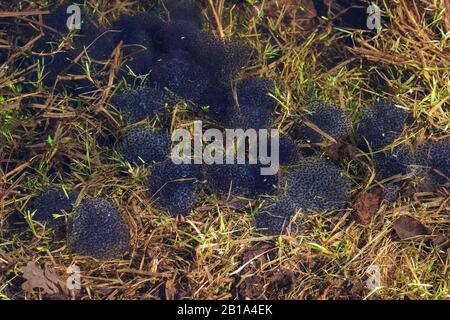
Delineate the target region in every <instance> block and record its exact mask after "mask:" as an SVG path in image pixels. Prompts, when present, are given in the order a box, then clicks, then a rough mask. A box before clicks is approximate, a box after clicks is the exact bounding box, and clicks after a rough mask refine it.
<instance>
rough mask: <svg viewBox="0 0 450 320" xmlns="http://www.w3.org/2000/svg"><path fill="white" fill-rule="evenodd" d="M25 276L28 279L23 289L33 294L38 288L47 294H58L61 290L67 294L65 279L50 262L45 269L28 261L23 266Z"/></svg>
mask: <svg viewBox="0 0 450 320" xmlns="http://www.w3.org/2000/svg"><path fill="white" fill-rule="evenodd" d="M23 278H24V279H25V280H26V281H25V282H24V283H23V284H22V289H23V290H24V291H25V292H26V293H30V294H32V293H34V292H35V290H36V289H40V290H42V293H43V294H47V295H57V294H59V293H60V292H61V291H63V292H64V293H66V294H67V288H66V283H65V281H64V280H63V279H61V278H60V277H59V276H58V275H57V274H56V272H55V271H54V269H53V268H52V267H51V266H50V264H45V271H44V270H42V269H41V268H40V267H38V266H36V265H35V264H34V263H33V262H28V263H27V265H26V266H25V267H23Z"/></svg>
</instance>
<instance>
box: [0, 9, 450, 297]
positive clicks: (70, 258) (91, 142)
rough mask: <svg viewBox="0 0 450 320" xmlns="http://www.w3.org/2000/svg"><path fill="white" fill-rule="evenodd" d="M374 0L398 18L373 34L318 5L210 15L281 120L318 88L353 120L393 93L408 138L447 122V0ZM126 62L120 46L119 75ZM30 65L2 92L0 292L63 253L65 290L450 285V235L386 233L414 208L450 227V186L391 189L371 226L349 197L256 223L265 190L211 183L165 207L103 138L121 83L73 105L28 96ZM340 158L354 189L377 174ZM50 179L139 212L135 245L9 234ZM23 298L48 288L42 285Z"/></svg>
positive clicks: (437, 133) (115, 126)
mask: <svg viewBox="0 0 450 320" xmlns="http://www.w3.org/2000/svg"><path fill="white" fill-rule="evenodd" d="M279 2H280V3H281V1H279ZM377 2H378V4H379V5H380V7H381V8H382V10H383V13H384V15H386V16H388V17H389V18H390V25H387V26H385V27H384V28H383V29H382V30H381V31H380V32H378V33H368V32H359V31H354V32H353V33H352V34H351V37H350V35H349V33H348V32H343V31H339V30H336V29H332V28H331V27H330V25H329V24H328V23H326V22H324V21H319V19H316V20H313V21H314V23H311V20H308V19H306V20H305V19H304V18H302V19H295V18H294V19H287V18H286V17H285V15H286V10H283V6H282V5H280V6H279V7H278V11H276V12H271V15H270V16H265V15H264V14H263V12H264V11H263V10H262V8H261V5H260V4H255V5H254V6H246V7H238V6H234V5H230V4H226V5H225V6H224V7H223V5H222V4H221V3H220V1H209V2H207V3H206V4H209V5H210V6H208V7H206V9H205V17H206V18H207V20H208V21H209V23H210V26H211V30H214V32H215V33H216V34H218V35H222V34H223V35H225V36H237V37H239V38H241V39H243V40H244V41H245V42H246V43H248V44H249V45H250V46H251V47H252V48H254V50H255V55H256V56H257V57H258V62H257V63H255V64H254V65H252V66H251V67H249V68H247V69H246V70H245V72H244V73H243V75H242V76H249V75H258V76H267V77H270V78H272V79H274V80H276V81H277V82H278V83H279V84H280V87H282V88H283V89H282V90H281V91H280V93H279V94H278V96H277V98H278V99H279V100H280V105H279V109H278V116H277V122H276V123H277V125H279V127H280V128H281V129H282V130H288V128H289V127H290V126H291V125H292V124H293V123H295V122H296V121H299V119H300V118H301V115H302V113H303V111H304V109H305V107H306V106H307V103H308V101H311V100H316V99H322V100H325V101H330V102H334V103H336V104H337V105H339V106H341V107H342V108H343V109H345V110H348V111H349V112H350V113H351V115H352V117H353V118H356V117H357V116H358V111H359V106H361V105H363V104H364V103H366V102H368V101H371V100H373V99H375V98H377V97H383V98H386V97H390V98H393V99H394V100H396V101H398V102H399V103H402V104H403V105H405V106H407V107H408V108H409V110H410V112H411V114H412V115H413V116H414V119H415V121H414V124H413V126H412V127H411V128H409V130H408V132H407V133H406V134H405V136H404V137H403V139H404V140H411V141H422V140H425V139H430V138H435V137H442V136H445V135H448V134H449V128H448V126H449V123H450V122H449V120H450V119H449V102H450V83H449V79H450V76H449V74H450V64H449V61H450V50H449V49H450V46H449V40H450V33H449V20H450V18H449V17H450V11H449V10H447V11H445V5H444V3H445V2H446V1H445V0H433V1H427V0H411V1H406V0H395V1H385V2H382V1H377ZM91 3H92V6H93V8H95V10H96V11H97V13H98V16H99V21H100V22H101V23H106V21H108V20H110V19H113V18H114V17H116V16H118V15H119V14H120V13H127V12H134V11H136V10H138V9H139V7H140V6H139V5H138V4H137V3H136V2H131V1H91ZM94 3H95V5H94ZM31 9H32V8H30V10H31ZM351 39H353V40H354V44H352V42H351ZM2 43H3V42H0V45H1V44H2ZM20 54H21V53H20V52H18V53H17V57H18V56H19V55H20ZM279 54H280V57H279V58H276V56H278V55H279ZM112 58H114V55H113V57H112ZM117 63H118V62H117V60H115V61H114V59H112V63H110V65H109V69H107V70H108V71H109V72H110V73H111V74H113V73H114V70H115V67H116V66H117ZM26 72H30V70H20V69H18V70H13V71H12V72H11V71H10V70H8V72H6V71H4V70H3V69H1V71H0V97H4V98H5V102H4V103H0V121H1V122H0V125H1V127H0V141H1V144H0V298H4V299H20V298H23V297H24V295H25V294H24V292H23V291H22V290H21V288H20V282H21V275H22V268H23V267H24V266H25V265H26V264H27V262H29V261H32V262H35V263H36V264H37V265H40V266H41V267H43V266H44V264H45V263H50V264H51V265H52V266H53V267H54V268H55V269H56V271H57V272H58V273H59V274H60V275H61V277H63V278H64V277H65V276H66V275H65V270H66V268H67V267H68V266H69V265H71V264H76V265H78V266H80V268H81V270H82V287H83V290H82V291H81V292H78V293H74V292H72V293H71V295H73V297H75V298H77V299H185V298H190V299H232V298H235V297H240V298H271V299H350V298H353V299H366V298H368V299H371V298H379V299H406V298H408V299H448V298H449V297H450V294H449V286H450V281H449V278H450V277H449V276H450V270H449V263H450V259H449V249H448V242H447V245H445V241H441V242H440V243H441V245H440V244H439V242H438V241H435V242H429V241H428V242H426V241H422V242H411V241H399V240H398V239H397V238H396V236H395V234H394V232H393V231H392V223H393V221H394V220H395V219H396V218H397V217H399V216H401V215H404V214H409V215H412V216H414V217H415V218H416V219H418V220H419V221H421V222H422V223H423V224H424V225H425V226H427V227H428V228H429V229H430V231H431V233H432V234H433V235H436V236H438V235H440V236H441V237H443V238H444V239H446V240H448V237H449V227H450V218H449V204H448V201H449V198H450V194H449V192H448V190H446V189H442V190H441V191H440V192H439V193H430V194H427V193H419V194H413V195H411V196H410V197H404V198H402V199H401V200H399V201H398V202H396V203H395V204H388V203H385V202H383V204H382V206H381V207H380V209H379V211H378V212H377V214H376V215H375V217H373V218H372V220H371V221H370V223H369V224H366V225H364V224H361V223H359V222H358V221H357V220H356V219H355V215H354V213H353V212H352V209H348V210H345V211H343V212H337V213H329V214H319V213H317V214H313V215H310V216H308V217H307V218H305V219H304V220H303V222H302V226H301V232H300V233H299V234H297V235H295V236H294V235H293V236H291V235H288V236H282V237H262V236H259V235H258V234H256V233H255V232H254V221H253V218H252V215H253V214H255V213H256V212H257V210H258V208H259V206H260V203H254V202H250V203H247V202H244V204H242V202H239V201H228V202H223V201H220V200H218V199H216V198H215V197H212V196H208V195H206V194H202V197H201V199H202V200H201V202H200V203H199V205H198V208H197V209H196V210H195V211H194V213H193V214H192V215H190V216H187V217H178V218H170V217H168V216H166V215H165V214H163V213H161V212H158V211H157V210H155V209H154V208H153V207H152V205H151V203H150V201H149V198H148V195H147V192H146V187H145V181H146V177H147V176H148V173H149V172H148V170H149V169H148V168H145V167H130V166H129V165H127V164H125V163H123V162H121V161H120V160H119V158H118V157H117V155H115V154H114V153H112V152H111V148H110V147H109V146H105V142H107V141H109V140H110V139H111V136H118V135H119V134H120V132H121V130H123V128H124V124H123V123H122V120H121V119H120V116H119V114H117V112H116V111H115V110H113V109H111V108H110V107H109V106H108V105H107V104H106V103H105V102H106V99H107V96H108V92H109V91H111V90H112V89H113V87H112V82H111V81H110V82H109V84H108V86H105V87H104V88H105V90H104V91H103V92H98V93H96V94H94V95H93V96H92V97H87V98H86V100H85V101H86V102H88V103H87V104H84V105H82V106H81V107H79V108H73V106H72V104H71V103H70V99H69V98H68V97H61V96H52V95H50V96H49V95H48V91H46V90H44V89H38V90H36V92H34V93H32V94H27V96H28V97H30V96H34V97H43V98H44V99H43V100H41V101H39V102H38V103H34V102H33V103H30V102H27V101H26V100H25V98H27V96H25V95H22V94H20V93H19V92H18V91H17V85H19V84H20V83H21V82H23V81H24V75H25V73H26ZM190 121H191V119H190V118H189V116H188V115H187V114H186V113H184V112H183V111H180V112H179V113H177V115H176V117H175V119H174V123H177V124H180V125H187V126H188V125H189V124H190ZM48 136H51V138H52V142H51V143H49V142H48ZM346 165H347V167H348V174H349V176H350V177H351V178H352V179H353V180H354V181H355V182H356V183H357V185H356V187H355V194H356V193H357V192H358V191H360V190H371V189H372V188H373V187H375V186H376V185H377V184H376V182H375V181H373V176H372V172H373V167H371V166H370V164H367V165H366V166H365V167H364V165H363V164H361V162H360V161H359V160H358V161H356V160H351V161H349V162H348V163H346ZM361 167H362V168H363V169H362V170H361ZM358 168H359V169H358ZM358 170H359V171H358ZM355 172H363V173H364V174H363V176H358V177H357V176H355ZM48 183H58V184H63V185H64V186H65V187H66V188H69V189H70V188H74V187H76V188H77V189H79V190H81V195H80V198H79V199H81V198H83V197H96V196H107V197H108V198H111V199H112V201H113V202H114V203H115V204H116V205H117V206H118V208H120V211H121V212H122V213H123V214H124V216H125V217H126V218H127V220H128V221H129V223H130V226H131V233H132V246H131V250H130V253H129V254H128V255H127V256H126V257H125V258H124V259H123V260H116V261H107V262H99V261H95V260H93V259H91V258H88V257H80V256H75V255H72V254H70V253H69V252H68V250H67V248H66V245H65V241H64V239H61V238H56V239H55V238H54V237H53V235H52V232H51V231H50V230H45V229H44V228H42V227H41V226H39V225H38V224H33V225H31V226H30V227H29V228H27V229H26V230H23V231H21V232H20V233H14V232H10V230H8V229H7V228H6V226H7V217H8V216H10V215H11V214H13V213H14V212H22V213H25V212H26V208H27V204H28V203H29V200H30V199H31V198H32V197H33V196H34V195H36V194H37V192H38V190H39V188H40V187H42V186H44V185H46V184H48ZM244 211H246V212H249V213H250V214H243V212H244ZM442 243H444V245H443V244H442ZM371 265H378V266H379V267H380V270H381V284H382V287H380V288H378V289H377V290H374V291H371V290H369V289H368V288H367V286H366V284H365V281H366V279H367V278H368V275H367V273H366V271H367V269H368V267H369V266H371ZM69 296H70V294H69ZM26 297H27V298H31V299H40V298H44V297H43V296H42V294H39V293H35V294H32V295H30V294H28V293H27V294H26ZM60 297H61V296H60Z"/></svg>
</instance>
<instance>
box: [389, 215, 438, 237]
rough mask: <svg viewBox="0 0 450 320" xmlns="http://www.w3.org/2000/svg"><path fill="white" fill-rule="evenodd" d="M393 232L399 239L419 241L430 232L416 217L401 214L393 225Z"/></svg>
mask: <svg viewBox="0 0 450 320" xmlns="http://www.w3.org/2000/svg"><path fill="white" fill-rule="evenodd" d="M393 229H394V230H395V233H397V235H398V237H399V238H400V239H401V240H412V241H421V240H423V239H424V237H426V236H428V235H429V234H430V233H429V231H428V229H427V228H426V227H425V226H424V225H423V224H422V223H420V221H418V220H417V219H414V218H413V217H410V216H401V217H400V218H398V219H397V220H396V221H395V222H394V225H393Z"/></svg>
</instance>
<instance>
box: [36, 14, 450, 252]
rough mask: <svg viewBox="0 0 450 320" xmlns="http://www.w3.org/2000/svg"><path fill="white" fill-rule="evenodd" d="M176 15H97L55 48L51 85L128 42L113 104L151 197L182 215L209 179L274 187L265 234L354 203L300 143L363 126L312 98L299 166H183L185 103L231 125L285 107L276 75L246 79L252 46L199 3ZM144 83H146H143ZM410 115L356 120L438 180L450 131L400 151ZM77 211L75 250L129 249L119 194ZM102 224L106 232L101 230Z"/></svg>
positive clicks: (262, 190) (378, 151) (401, 159)
mask: <svg viewBox="0 0 450 320" xmlns="http://www.w3.org/2000/svg"><path fill="white" fill-rule="evenodd" d="M58 14H60V13H58V11H57V12H54V13H52V14H51V15H49V16H47V17H46V18H45V22H46V23H47V24H49V25H50V26H52V29H58V28H61V26H60V25H58V23H59V20H58V19H55V21H53V20H52V19H53V17H55V16H57V15H58ZM170 18H171V20H170V21H169V22H165V21H162V20H161V19H159V18H157V17H155V16H153V15H151V14H149V13H141V14H139V15H136V16H125V17H121V18H119V19H118V20H117V21H116V22H114V23H113V24H112V25H111V27H110V28H108V29H102V30H95V32H91V31H92V30H94V29H95V28H94V27H93V26H94V25H93V24H92V23H91V22H89V20H87V22H85V25H84V26H83V27H82V30H81V31H80V32H79V33H78V34H76V35H75V36H74V37H73V43H72V45H73V49H72V50H69V51H64V52H58V53H56V54H53V55H49V56H48V57H47V56H46V58H45V59H48V61H44V63H45V65H46V68H47V69H45V68H44V71H45V72H44V74H45V77H44V79H46V80H45V81H46V83H47V84H52V85H54V81H55V80H56V79H57V77H58V76H59V75H61V74H64V73H68V72H70V73H77V72H82V73H85V71H86V70H82V69H80V67H81V66H80V64H79V63H78V62H76V61H75V58H74V57H77V56H79V53H81V52H84V53H86V54H87V55H88V56H89V58H91V59H92V60H93V61H102V60H108V59H109V58H110V57H111V55H112V54H113V52H114V51H115V50H116V49H118V48H119V49H120V50H121V52H122V56H123V57H124V59H123V63H122V65H121V67H120V70H119V72H118V73H117V74H116V80H117V81H118V82H119V81H124V82H126V83H128V84H130V83H131V84H132V85H131V88H130V86H129V85H127V86H125V87H124V88H122V89H120V90H118V91H117V92H116V93H115V94H114V96H113V97H112V98H111V104H112V105H113V106H114V107H116V108H117V109H118V110H120V111H121V112H122V114H123V116H124V119H125V120H126V121H127V123H128V124H129V125H131V126H132V128H131V129H130V130H129V131H127V132H126V133H125V134H124V135H123V136H122V138H121V140H120V141H119V143H118V146H117V149H118V151H119V152H120V153H121V154H122V155H123V157H124V159H125V160H127V161H129V162H133V163H137V164H141V163H145V164H147V165H151V173H150V177H149V182H148V189H149V197H150V199H151V201H152V202H153V203H154V205H155V206H156V207H158V208H160V209H161V210H163V211H167V212H169V213H170V214H172V215H179V214H182V215H185V214H189V213H190V212H191V210H192V209H193V208H195V206H196V204H197V201H198V196H199V193H200V190H201V189H202V187H203V185H204V187H205V188H204V189H205V190H206V191H207V192H209V193H211V194H215V195H217V196H219V197H228V196H245V197H249V198H253V199H257V198H259V197H260V196H262V195H270V196H271V198H270V200H268V201H266V203H265V204H264V205H263V207H262V208H261V210H260V212H259V214H258V215H257V216H256V225H257V227H258V230H259V232H262V233H266V234H274V235H275V234H281V233H283V232H285V230H286V227H287V226H288V225H290V222H291V218H292V217H294V216H295V215H296V213H299V212H300V213H302V214H306V213H308V212H312V211H322V212H330V211H335V210H340V209H343V208H345V207H346V206H347V205H348V204H349V202H350V200H351V189H352V184H351V181H350V179H349V178H347V177H346V176H345V174H344V172H343V170H341V169H340V168H339V166H338V165H337V164H335V163H333V162H331V161H330V160H328V159H323V158H321V157H319V156H317V154H315V155H313V156H309V157H306V156H305V155H303V154H302V153H301V152H300V149H299V147H298V145H297V143H296V140H297V141H302V142H307V143H320V142H322V141H323V140H324V139H326V138H327V137H331V138H332V139H335V140H338V141H342V140H344V139H345V138H346V137H347V136H348V135H349V134H350V132H351V124H350V120H349V117H348V115H347V114H346V113H345V112H343V111H342V110H341V109H340V108H339V107H337V106H333V105H328V104H322V103H319V104H314V105H312V106H311V107H310V108H309V111H308V112H307V114H306V115H305V116H304V120H306V121H303V122H301V123H300V124H298V125H297V126H296V127H295V128H294V129H293V131H292V137H290V136H283V137H281V141H280V159H281V164H282V165H287V166H289V167H290V168H289V170H286V171H285V172H283V173H282V174H281V176H280V177H278V176H261V175H260V173H259V170H258V166H259V165H237V164H236V165H195V164H193V165H187V164H183V165H176V164H174V163H173V162H172V161H171V160H170V159H169V150H170V139H169V132H168V130H167V128H168V127H169V122H170V118H171V115H172V111H173V106H174V105H175V104H176V103H177V102H178V101H188V103H189V105H190V106H191V107H192V108H193V110H194V111H196V112H197V114H198V115H199V117H201V118H205V119H208V120H211V121H212V122H213V123H215V124H216V125H217V126H218V127H219V128H242V129H249V128H253V129H265V128H270V127H271V125H272V120H273V119H272V118H273V114H274V111H275V108H276V101H275V99H273V97H272V94H273V91H274V88H275V84H274V83H273V82H272V81H270V80H268V79H264V78H247V79H243V80H239V81H234V80H236V75H237V73H238V72H239V71H240V70H241V69H242V68H243V67H245V66H246V65H247V63H248V62H249V59H250V57H251V51H250V50H249V49H248V48H247V47H246V46H244V45H242V44H241V43H239V42H238V41H235V40H230V39H219V38H217V37H215V36H213V35H211V34H208V33H205V32H204V31H202V29H201V26H202V21H201V14H199V13H198V11H196V9H195V8H193V7H192V6H181V7H177V8H176V10H172V11H171V12H170ZM58 39H59V38H58ZM49 40H51V41H50V42H55V41H54V40H55V39H54V38H49ZM48 42H49V41H48V39H47V41H43V42H42V43H40V44H39V46H41V47H44V48H46V49H47V50H51V49H52V48H51V47H48V45H49V44H48ZM45 59H44V60H45ZM100 66H101V64H99V65H98V66H92V68H93V71H94V72H91V73H92V74H93V77H94V78H95V77H96V75H97V74H98V75H100V74H101V68H100ZM97 71H98V72H97ZM47 81H48V82H47ZM96 81H101V79H93V78H91V79H84V81H83V82H81V85H80V83H77V84H74V83H73V82H72V81H69V83H68V85H67V86H64V88H65V89H67V90H68V91H70V92H75V93H80V92H85V91H86V90H87V89H89V90H95V86H96V85H97V84H98V83H99V82H96ZM136 82H139V84H140V85H139V86H138V87H135V86H134V85H133V84H136ZM234 82H236V83H235V85H233V83H234ZM142 84H143V85H142ZM85 89H86V90H85ZM154 118H157V119H158V120H159V121H160V122H161V124H162V126H161V127H162V128H161V129H159V130H155V129H150V128H148V127H146V126H143V125H141V124H139V125H137V126H136V125H135V124H136V123H137V122H141V121H142V120H146V119H154ZM407 120H408V113H407V112H406V110H404V109H402V108H400V107H398V106H396V105H395V104H394V103H393V102H390V101H381V102H378V103H376V104H375V105H374V106H370V107H367V108H365V109H364V111H363V115H362V118H361V120H360V121H359V122H358V123H357V124H355V125H354V127H355V134H356V136H355V138H356V141H357V144H358V147H359V148H360V149H361V150H363V151H365V152H370V153H373V159H374V162H375V166H376V169H377V172H378V175H379V177H381V178H383V177H390V176H393V175H395V174H401V173H404V172H407V171H408V170H409V168H411V166H413V165H415V164H417V165H420V166H425V167H427V168H428V170H429V172H430V173H431V172H432V173H433V176H435V178H436V180H440V181H442V180H445V179H448V176H449V158H450V157H449V156H448V155H449V144H448V139H443V140H439V141H436V142H427V143H424V144H423V145H420V146H416V147H414V148H411V149H408V148H404V147H398V148H395V149H389V148H388V147H389V146H390V145H391V144H392V143H393V142H394V141H395V140H396V139H398V138H399V137H400V136H401V135H402V133H403V130H404V128H405V125H406V123H407ZM293 138H294V139H293ZM441 179H442V180H441ZM62 210H66V209H65V208H62ZM75 212H76V214H74V215H73V217H71V219H70V220H69V226H68V239H69V246H70V247H71V248H72V249H73V250H74V251H75V252H78V253H81V254H86V255H91V256H94V257H97V258H99V259H106V258H110V257H116V256H120V255H121V254H123V253H124V252H126V250H127V245H128V244H127V243H128V241H129V235H127V234H128V233H127V232H128V231H126V230H127V226H126V223H125V222H124V220H123V219H122V218H121V216H120V213H119V212H118V211H117V209H116V208H115V207H114V206H113V205H112V204H111V203H110V202H109V201H107V200H105V199H92V200H85V202H83V203H82V205H80V206H79V207H78V208H76V210H75ZM94 226H95V228H94ZM96 230H100V231H99V232H98V233H97V234H96V232H95V231H96ZM98 236H101V237H102V239H103V240H104V241H103V242H101V243H100V244H99V243H97V242H96V241H97V240H98V239H99V238H98ZM97 238H98V239H97Z"/></svg>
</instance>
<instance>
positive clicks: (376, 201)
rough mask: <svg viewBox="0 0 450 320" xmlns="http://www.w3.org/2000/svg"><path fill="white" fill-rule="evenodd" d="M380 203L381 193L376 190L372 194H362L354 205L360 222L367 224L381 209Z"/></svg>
mask: <svg viewBox="0 0 450 320" xmlns="http://www.w3.org/2000/svg"><path fill="white" fill-rule="evenodd" d="M380 203H381V191H380V190H379V189H376V190H374V191H372V192H368V193H362V194H360V195H359V196H358V198H357V199H356V201H355V204H354V205H353V209H354V210H355V213H356V215H357V216H358V219H359V221H361V223H363V224H367V223H369V222H370V219H371V218H372V217H373V216H374V215H375V214H376V213H377V212H378V210H379V209H380Z"/></svg>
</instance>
